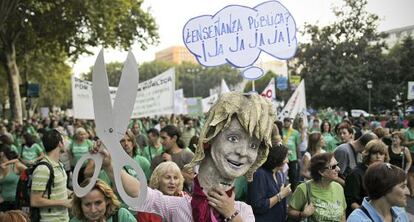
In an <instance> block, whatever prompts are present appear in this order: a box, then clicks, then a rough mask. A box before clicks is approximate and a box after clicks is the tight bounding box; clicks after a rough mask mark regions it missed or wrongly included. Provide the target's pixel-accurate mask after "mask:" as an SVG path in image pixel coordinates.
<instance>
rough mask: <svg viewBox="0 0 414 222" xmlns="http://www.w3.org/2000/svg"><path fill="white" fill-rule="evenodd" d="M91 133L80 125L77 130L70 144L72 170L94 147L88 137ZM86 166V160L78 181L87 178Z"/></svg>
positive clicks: (80, 181)
mask: <svg viewBox="0 0 414 222" xmlns="http://www.w3.org/2000/svg"><path fill="white" fill-rule="evenodd" d="M88 137H89V134H88V133H87V132H86V130H85V129H84V128H82V127H79V128H77V129H76V131H75V136H74V140H72V141H71V142H70V144H69V156H70V158H71V168H72V172H73V170H74V169H75V165H76V163H77V162H78V161H79V159H80V158H81V157H82V156H83V155H84V154H86V153H89V151H90V150H91V149H92V147H93V142H92V141H90V140H89V139H88ZM85 167H86V162H85V163H83V164H82V167H81V169H80V170H79V177H78V183H82V182H83V180H84V179H85V176H84V170H85Z"/></svg>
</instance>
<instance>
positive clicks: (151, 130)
mask: <svg viewBox="0 0 414 222" xmlns="http://www.w3.org/2000/svg"><path fill="white" fill-rule="evenodd" d="M150 133H151V134H152V135H154V136H157V137H160V131H158V130H157V129H155V128H151V129H149V130H147V134H150Z"/></svg>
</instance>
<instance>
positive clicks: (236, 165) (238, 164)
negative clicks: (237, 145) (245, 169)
mask: <svg viewBox="0 0 414 222" xmlns="http://www.w3.org/2000/svg"><path fill="white" fill-rule="evenodd" d="M227 162H228V163H230V164H231V165H233V166H235V167H241V166H242V165H243V163H240V162H237V161H234V160H230V159H227Z"/></svg>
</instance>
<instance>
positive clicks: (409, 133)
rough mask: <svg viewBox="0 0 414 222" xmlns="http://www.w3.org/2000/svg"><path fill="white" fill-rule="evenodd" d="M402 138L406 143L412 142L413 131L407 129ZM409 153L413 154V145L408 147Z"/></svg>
mask: <svg viewBox="0 0 414 222" xmlns="http://www.w3.org/2000/svg"><path fill="white" fill-rule="evenodd" d="M404 137H405V141H406V142H410V141H413V140H414V130H411V128H408V129H407V130H405V132H404ZM409 148H410V152H411V153H414V145H412V146H410V147H409Z"/></svg>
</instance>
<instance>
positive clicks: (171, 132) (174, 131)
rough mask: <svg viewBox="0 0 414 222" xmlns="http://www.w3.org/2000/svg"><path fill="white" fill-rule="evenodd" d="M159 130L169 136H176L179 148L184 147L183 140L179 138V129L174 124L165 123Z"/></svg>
mask: <svg viewBox="0 0 414 222" xmlns="http://www.w3.org/2000/svg"><path fill="white" fill-rule="evenodd" d="M160 132H165V133H166V134H167V135H168V136H169V137H171V138H172V137H174V136H176V137H177V145H178V147H180V148H181V149H184V148H185V144H184V142H183V141H182V140H181V131H180V130H179V129H178V128H177V127H176V126H174V125H166V126H165V127H164V128H162V129H161V131H160Z"/></svg>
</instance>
